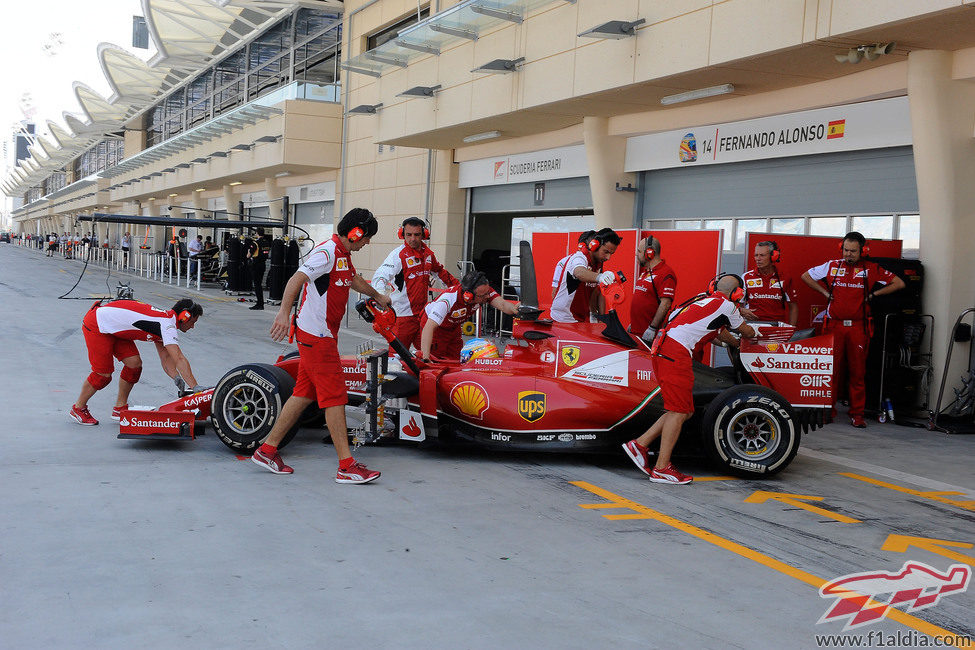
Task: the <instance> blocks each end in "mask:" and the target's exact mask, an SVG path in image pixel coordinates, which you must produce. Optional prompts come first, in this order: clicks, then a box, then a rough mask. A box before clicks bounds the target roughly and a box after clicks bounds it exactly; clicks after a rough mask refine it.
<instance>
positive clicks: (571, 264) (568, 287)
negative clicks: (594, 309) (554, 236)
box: [549, 251, 602, 323]
mask: <svg viewBox="0 0 975 650" xmlns="http://www.w3.org/2000/svg"><path fill="white" fill-rule="evenodd" d="M559 264H561V260H560V261H559ZM579 267H584V268H588V269H589V270H591V271H596V272H597V273H598V272H599V271H601V270H602V265H600V266H598V267H595V268H593V265H592V263H591V262H590V261H589V258H588V257H587V256H586V254H585V253H584V252H582V251H576V252H575V253H573V254H572V255H569V258H568V259H567V260H566V262H565V265H564V266H563V267H562V274H561V275H560V276H559V281H558V285H557V287H558V288H557V290H556V292H555V297H554V298H553V299H552V307H551V309H549V313H550V314H551V316H552V320H554V321H556V322H558V323H582V322H588V321H589V313H590V309H589V300H590V298H591V296H592V292H593V291H594V290H595V288H596V285H597V284H598V283H596V282H583V281H582V280H580V279H578V278H576V277H575V276H574V275H572V272H573V271H575V270H576V269H577V268H579ZM556 269H558V265H556Z"/></svg>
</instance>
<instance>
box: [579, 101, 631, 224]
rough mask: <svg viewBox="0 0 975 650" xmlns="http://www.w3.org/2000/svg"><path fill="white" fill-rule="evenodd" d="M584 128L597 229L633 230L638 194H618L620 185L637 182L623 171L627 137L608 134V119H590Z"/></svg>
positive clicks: (585, 119) (584, 122) (585, 121)
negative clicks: (634, 203)
mask: <svg viewBox="0 0 975 650" xmlns="http://www.w3.org/2000/svg"><path fill="white" fill-rule="evenodd" d="M582 126H583V140H584V142H585V144H586V161H587V162H588V164H589V189H590V191H591V192H592V205H593V211H594V212H595V215H596V228H597V229H598V228H607V227H608V228H632V227H633V197H634V196H636V193H635V192H617V191H616V184H617V183H619V184H620V185H621V186H623V187H625V186H626V185H627V184H633V183H635V182H636V176H635V174H627V173H626V172H624V171H623V167H624V162H625V157H626V138H622V137H619V136H611V135H609V128H608V127H609V120H608V119H607V118H605V117H591V116H587V117H585V118H584V119H583V125H582Z"/></svg>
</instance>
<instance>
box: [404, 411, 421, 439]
mask: <svg viewBox="0 0 975 650" xmlns="http://www.w3.org/2000/svg"><path fill="white" fill-rule="evenodd" d="M403 433H405V434H406V435H408V436H409V437H411V438H419V437H420V433H421V431H420V427H418V426H416V418H415V417H414V416H412V415H411V416H410V422H409V424H407V425H406V426H405V427H403Z"/></svg>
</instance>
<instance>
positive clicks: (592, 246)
mask: <svg viewBox="0 0 975 650" xmlns="http://www.w3.org/2000/svg"><path fill="white" fill-rule="evenodd" d="M602 245H603V242H601V241H599V240H598V239H596V238H595V237H593V238H592V239H590V240H589V243H587V244H586V248H588V249H589V252H590V253H595V252H596V251H598V250H599V247H600V246H602Z"/></svg>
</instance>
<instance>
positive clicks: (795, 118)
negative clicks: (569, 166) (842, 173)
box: [625, 97, 911, 172]
mask: <svg viewBox="0 0 975 650" xmlns="http://www.w3.org/2000/svg"><path fill="white" fill-rule="evenodd" d="M908 144H911V116H910V110H909V108H908V102H907V98H906V97H894V98H892V99H882V100H879V101H874V102H864V103H861V104H848V105H845V106H834V107H832V108H820V109H816V110H812V111H802V112H800V113H789V114H788V115H776V116H773V117H765V118H759V119H755V120H745V121H742V122H728V123H726V124H713V125H710V126H697V127H690V128H686V129H679V130H675V131H667V132H664V133H651V134H648V135H640V136H635V137H632V138H629V139H628V140H627V142H626V163H625V164H626V171H628V172H636V171H646V170H652V169H667V168H671V167H693V166H698V165H712V164H720V163H729V162H740V161H744V160H763V159H767V158H784V157H787V156H804V155H807V154H817V153H832V152H835V151H857V150H861V149H877V148H881V147H895V146H901V145H908Z"/></svg>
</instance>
